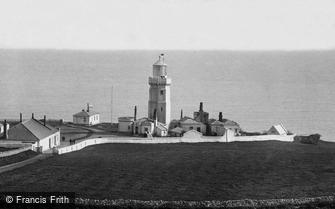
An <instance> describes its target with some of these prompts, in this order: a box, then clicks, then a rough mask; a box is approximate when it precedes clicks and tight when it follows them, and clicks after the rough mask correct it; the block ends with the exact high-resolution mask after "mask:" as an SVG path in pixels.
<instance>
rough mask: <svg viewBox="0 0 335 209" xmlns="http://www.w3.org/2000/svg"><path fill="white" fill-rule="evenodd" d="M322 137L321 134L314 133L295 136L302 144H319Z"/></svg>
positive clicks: (295, 140) (295, 139) (296, 140)
mask: <svg viewBox="0 0 335 209" xmlns="http://www.w3.org/2000/svg"><path fill="white" fill-rule="evenodd" d="M320 138H321V135H320V134H312V135H309V136H295V137H294V142H300V143H302V144H318V142H319V141H320Z"/></svg>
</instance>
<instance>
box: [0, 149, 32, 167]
mask: <svg viewBox="0 0 335 209" xmlns="http://www.w3.org/2000/svg"><path fill="white" fill-rule="evenodd" d="M36 155H38V153H36V152H34V151H32V150H27V151H24V152H20V153H18V154H15V155H10V156H6V157H0V166H5V165H9V164H12V163H17V162H21V161H24V160H27V159H29V158H32V157H34V156H36Z"/></svg>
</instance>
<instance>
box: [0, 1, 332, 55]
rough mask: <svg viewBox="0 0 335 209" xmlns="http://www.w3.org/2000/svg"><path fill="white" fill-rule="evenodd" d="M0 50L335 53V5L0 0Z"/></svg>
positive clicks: (245, 2) (296, 2) (322, 2)
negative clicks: (178, 50)
mask: <svg viewBox="0 0 335 209" xmlns="http://www.w3.org/2000/svg"><path fill="white" fill-rule="evenodd" d="M0 5H1V6H0V48H52V49H102V50H117V49H149V50H150V49H166V50H168V49H172V50H173V49H185V50H196V49H199V50H200V49H208V50H213V49H219V50H221V49H222V50H310V49H334V48H335V0H0Z"/></svg>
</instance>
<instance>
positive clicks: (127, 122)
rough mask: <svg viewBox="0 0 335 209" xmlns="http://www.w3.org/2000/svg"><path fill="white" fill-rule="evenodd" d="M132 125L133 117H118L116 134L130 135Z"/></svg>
mask: <svg viewBox="0 0 335 209" xmlns="http://www.w3.org/2000/svg"><path fill="white" fill-rule="evenodd" d="M133 125H134V117H119V118H118V132H123V133H132V132H133Z"/></svg>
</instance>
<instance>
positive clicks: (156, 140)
mask: <svg viewBox="0 0 335 209" xmlns="http://www.w3.org/2000/svg"><path fill="white" fill-rule="evenodd" d="M294 136H295V135H285V136H280V135H262V136H236V137H234V136H230V137H227V136H226V135H224V136H221V137H220V136H219V137H215V136H202V135H198V136H194V137H190V136H185V135H184V136H183V137H153V138H152V139H149V138H143V139H139V138H130V137H129V138H121V137H120V138H114V137H110V138H93V139H87V140H84V141H81V142H79V143H77V144H74V145H70V146H66V147H61V148H55V149H54V150H53V152H54V153H57V154H60V155H61V154H65V153H69V152H74V151H77V150H81V149H83V148H85V147H87V146H91V145H96V144H106V143H118V144H120V143H128V144H169V143H170V144H172V143H205V142H235V141H268V140H277V141H286V142H292V141H293V137H294Z"/></svg>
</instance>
